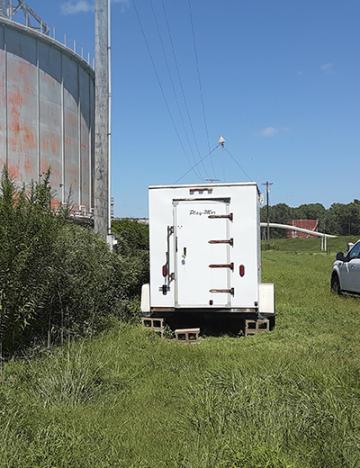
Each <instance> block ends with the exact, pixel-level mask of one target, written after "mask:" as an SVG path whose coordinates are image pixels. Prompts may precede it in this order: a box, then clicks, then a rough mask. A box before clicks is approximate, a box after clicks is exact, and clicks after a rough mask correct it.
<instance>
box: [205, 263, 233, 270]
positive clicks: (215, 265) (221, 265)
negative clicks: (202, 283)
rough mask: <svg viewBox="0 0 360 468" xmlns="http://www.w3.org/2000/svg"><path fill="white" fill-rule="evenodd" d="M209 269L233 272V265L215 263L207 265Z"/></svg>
mask: <svg viewBox="0 0 360 468" xmlns="http://www.w3.org/2000/svg"><path fill="white" fill-rule="evenodd" d="M209 268H230V270H232V271H234V264H233V263H217V264H212V265H209Z"/></svg>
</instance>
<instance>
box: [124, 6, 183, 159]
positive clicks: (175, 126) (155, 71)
mask: <svg viewBox="0 0 360 468" xmlns="http://www.w3.org/2000/svg"><path fill="white" fill-rule="evenodd" d="M133 5H134V10H135V14H136V18H137V20H138V23H139V26H140V30H141V33H142V36H143V38H144V41H145V45H146V49H147V52H148V55H149V58H150V61H151V64H152V67H153V70H154V74H155V77H156V81H157V83H158V85H159V88H160V92H161V95H162V98H163V100H164V103H165V107H166V110H167V112H168V115H169V118H170V120H171V123H172V125H173V128H174V131H175V133H176V136H177V138H178V140H179V144H180V146H181V148H182V150H183V152H184V153H185V154H187V153H186V149H185V146H184V143H183V141H182V139H181V136H180V133H179V130H178V128H177V125H176V121H175V118H174V116H173V114H172V111H171V108H170V105H169V102H168V100H167V97H166V94H165V90H164V87H163V85H162V83H161V79H160V75H159V73H158V71H157V68H156V65H155V61H154V57H153V55H152V53H151V48H150V44H149V41H148V38H147V36H146V33H145V29H144V25H143V23H142V21H141V17H140V13H139V10H138V8H137V4H136V0H134V1H133Z"/></svg>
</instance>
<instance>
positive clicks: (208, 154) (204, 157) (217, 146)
mask: <svg viewBox="0 0 360 468" xmlns="http://www.w3.org/2000/svg"><path fill="white" fill-rule="evenodd" d="M219 146H220V144H217V145H216V146H214V148H213V149H211V150H210V151H209V152H208V153H207V154H205V156H203V157H202V158H201V159H200V161H198V162H197V163H196V164H194V166H192V167H190V169H189V170H188V171H186V172H185V174H183V175H182V176H181V177H179V178H178V179H177V180H176V181H175V183H176V184H177V183H178V182H180V180H182V179H183V178H184V177H185V176H187V175H188V174H189V172H191V171H192V170H193V169H194V167H196V166H198V165H199V164H201V163H202V162H204V161H205V159H207V158H208V157H209V156H210V155H211V154H212V153H213V152H214V151H215V150H217V149H218V148H219Z"/></svg>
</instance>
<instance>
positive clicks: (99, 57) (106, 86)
mask: <svg viewBox="0 0 360 468" xmlns="http://www.w3.org/2000/svg"><path fill="white" fill-rule="evenodd" d="M109 23H110V0H95V181H94V191H95V200H94V208H95V210H94V228H95V232H96V233H97V234H99V235H101V236H102V237H103V238H104V239H105V240H107V241H108V242H110V238H111V208H110V149H111V146H110V132H111V128H110V110H111V109H110V28H109Z"/></svg>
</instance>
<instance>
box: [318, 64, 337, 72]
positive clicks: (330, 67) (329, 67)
mask: <svg viewBox="0 0 360 468" xmlns="http://www.w3.org/2000/svg"><path fill="white" fill-rule="evenodd" d="M334 69H335V64H334V63H333V62H328V63H323V64H322V65H321V66H320V70H321V71H322V72H324V73H331V72H333V71H334Z"/></svg>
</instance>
